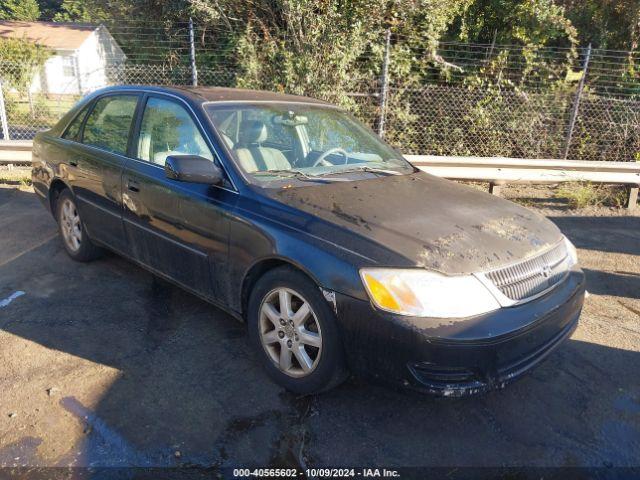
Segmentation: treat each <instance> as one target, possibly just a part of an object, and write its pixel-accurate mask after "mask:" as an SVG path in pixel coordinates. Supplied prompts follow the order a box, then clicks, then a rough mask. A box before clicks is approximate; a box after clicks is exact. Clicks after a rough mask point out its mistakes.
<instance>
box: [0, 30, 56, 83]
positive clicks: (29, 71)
mask: <svg viewBox="0 0 640 480" xmlns="http://www.w3.org/2000/svg"><path fill="white" fill-rule="evenodd" d="M50 55H51V51H50V50H49V49H47V48H45V47H43V46H41V45H38V44H36V43H33V42H30V41H28V40H26V39H22V38H7V39H0V77H2V79H3V81H4V82H6V83H8V86H10V87H13V88H15V89H17V90H19V91H22V92H26V91H27V90H28V88H29V85H30V83H31V81H32V80H33V76H34V75H35V73H36V72H38V71H39V70H40V69H41V68H42V66H43V65H44V62H46V61H47V58H49V56H50Z"/></svg>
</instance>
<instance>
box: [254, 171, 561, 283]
mask: <svg viewBox="0 0 640 480" xmlns="http://www.w3.org/2000/svg"><path fill="white" fill-rule="evenodd" d="M267 193H268V195H269V196H271V197H272V198H273V199H275V200H277V201H279V202H281V203H284V204H285V205H288V206H289V207H293V208H295V209H298V210H300V211H303V212H306V213H308V214H310V215H313V216H315V217H318V218H320V219H322V220H324V221H325V222H327V223H328V224H330V225H333V226H338V227H342V228H343V229H346V230H348V231H349V232H350V233H351V234H352V235H349V236H348V241H347V242H346V243H348V244H345V245H342V246H344V247H346V248H348V249H350V250H353V251H355V252H358V253H362V254H364V255H368V256H369V257H371V255H370V253H371V249H370V248H368V246H370V245H371V242H372V241H373V242H375V243H377V244H378V245H379V246H381V247H383V250H384V251H392V252H395V253H396V254H397V257H396V258H394V262H395V264H396V265H397V266H418V267H424V268H427V269H430V270H435V271H439V272H441V273H445V274H450V275H453V274H467V273H472V272H478V271H484V270H489V269H493V268H497V267H499V266H502V265H505V264H508V263H512V262H514V261H517V260H519V259H521V258H525V257H528V256H531V255H534V254H535V253H537V252H539V251H542V250H544V249H547V248H549V247H550V246H551V245H554V244H556V243H558V242H559V241H560V240H561V239H562V234H561V232H560V230H559V229H558V228H557V227H556V226H555V225H554V224H553V223H552V222H550V221H549V220H547V219H546V218H544V217H543V216H541V215H539V214H537V213H534V212H532V211H531V210H528V209H526V208H524V207H521V206H519V205H517V204H515V203H512V202H509V201H507V200H504V199H501V198H498V197H495V196H493V195H490V194H488V193H485V192H481V191H478V190H476V189H474V188H471V187H467V186H464V185H460V184H458V183H455V182H452V181H448V180H443V179H440V178H437V177H434V176H432V175H429V174H426V173H424V172H417V173H414V174H411V175H398V176H387V177H378V178H368V179H364V180H359V181H352V182H334V183H327V184H305V185H304V186H301V187H297V188H286V189H269V190H267ZM314 234H315V235H320V236H322V234H324V235H325V236H327V239H328V240H331V241H332V242H336V237H335V228H334V229H332V228H330V227H327V228H326V229H324V230H323V229H318V228H316V229H315V231H314ZM341 237H342V240H341V242H342V243H345V241H344V236H342V235H341ZM374 250H375V249H374ZM373 260H374V261H380V262H388V261H389V258H388V257H387V258H385V259H381V258H375V256H374V258H373Z"/></svg>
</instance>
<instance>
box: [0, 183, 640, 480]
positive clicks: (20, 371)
mask: <svg viewBox="0 0 640 480" xmlns="http://www.w3.org/2000/svg"><path fill="white" fill-rule="evenodd" d="M539 193H540V192H539V190H536V189H532V190H531V191H526V190H525V191H523V190H522V189H517V190H513V191H510V190H509V189H507V191H506V195H507V196H511V197H518V198H521V199H522V198H529V200H528V201H527V202H528V204H529V205H533V206H535V208H541V209H542V211H543V212H544V213H545V214H546V215H548V216H549V217H550V218H551V219H552V220H553V221H554V222H556V223H557V224H558V225H559V226H560V227H561V228H562V229H563V230H564V231H565V232H566V233H567V235H568V236H569V237H570V238H571V240H572V241H574V243H575V244H576V245H577V247H578V249H579V254H580V258H581V262H582V263H583V265H584V268H585V271H586V273H587V276H588V288H589V291H590V293H591V295H590V297H589V298H588V299H587V301H586V306H585V309H584V313H583V315H582V318H581V323H580V326H579V328H578V330H577V331H576V333H575V334H574V335H573V337H572V338H571V339H570V340H569V341H568V342H566V343H565V344H564V345H563V346H562V347H561V348H560V349H559V350H558V351H556V352H555V353H554V354H553V355H551V357H550V358H549V359H548V360H547V361H546V362H545V363H544V364H543V365H542V366H540V367H539V368H538V369H537V370H535V371H534V372H533V373H532V374H530V375H528V376H527V377H526V378H524V379H522V380H521V381H519V382H517V383H515V384H513V385H511V386H509V387H508V388H507V389H505V390H503V391H497V392H492V393H489V394H487V395H484V396H479V397H472V398H465V399H459V400H450V399H436V398H430V397H425V396H420V395H416V394H410V393H406V392H396V391H392V390H389V389H386V388H383V387H379V386H375V385H370V384H366V383H363V382H361V381H359V380H354V379H351V380H349V381H348V382H347V383H345V384H344V385H343V386H341V387H339V388H338V389H336V390H335V391H332V392H330V393H328V394H325V395H322V396H318V397H312V398H295V397H294V396H292V395H290V394H288V393H287V392H285V391H283V390H282V389H280V388H278V387H277V386H275V385H274V384H272V383H271V382H270V381H269V380H268V379H267V378H266V376H265V375H264V374H263V372H262V370H261V369H260V366H259V365H258V364H257V362H256V359H255V358H254V356H253V355H252V353H251V351H250V350H249V347H248V341H247V337H246V334H245V329H244V327H243V325H241V324H239V323H238V322H236V321H235V320H233V319H232V318H230V317H229V316H227V315H226V314H224V313H222V312H220V311H219V310H217V309H215V308H214V307H211V306H209V305H207V304H205V303H203V302H202V301H200V300H198V299H196V298H194V297H192V296H191V295H189V294H187V293H185V292H183V291H181V290H179V289H178V288H174V287H171V286H168V285H166V284H164V283H161V282H158V281H154V279H153V277H152V276H151V275H150V274H148V273H147V272H145V271H144V270H142V269H140V268H138V267H136V266H134V265H132V264H130V263H128V262H127V261H125V260H123V259H121V258H119V257H117V256H115V255H107V256H106V257H105V258H103V259H101V260H99V261H96V262H94V263H91V264H79V263H75V262H72V261H71V260H70V259H69V258H68V257H67V256H66V254H65V253H64V251H63V248H62V246H61V243H60V240H59V238H57V235H56V228H55V224H54V222H53V220H52V219H51V217H50V216H49V215H48V214H47V213H46V212H45V210H44V209H43V208H42V206H41V205H40V204H39V202H38V200H37V199H36V198H35V195H34V194H33V193H32V192H31V191H29V190H28V189H17V188H0V392H2V393H1V396H0V466H5V467H6V466H21V465H28V466H55V465H59V466H66V465H74V466H130V465H136V466H180V465H205V466H214V467H228V466H238V465H240V466H248V465H255V466H267V465H272V466H274V465H276V466H283V465H296V466H304V465H309V466H322V465H325V466H372V465H374V464H375V465H385V466H390V467H392V466H412V465H413V466H445V467H446V466H491V467H513V466H594V467H605V468H608V467H612V466H636V467H637V466H640V216H633V215H628V214H627V212H625V211H621V210H618V211H612V210H608V209H590V210H587V211H573V212H567V211H566V209H565V207H564V206H563V205H562V204H561V203H558V202H557V201H556V200H555V199H553V198H551V197H547V198H544V195H542V197H543V198H540V195H539ZM521 201H522V200H521ZM569 214H570V215H569ZM19 292H24V294H20V293H19ZM454 477H455V475H454Z"/></svg>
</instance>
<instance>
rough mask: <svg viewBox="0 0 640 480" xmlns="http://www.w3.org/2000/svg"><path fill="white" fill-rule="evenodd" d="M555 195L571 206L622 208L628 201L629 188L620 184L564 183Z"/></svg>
mask: <svg viewBox="0 0 640 480" xmlns="http://www.w3.org/2000/svg"><path fill="white" fill-rule="evenodd" d="M555 197H556V198H561V199H564V200H566V201H567V202H568V203H569V206H570V207H571V208H585V207H615V208H621V207H623V206H624V205H625V204H626V201H627V189H626V187H623V186H620V185H602V184H596V183H591V182H576V183H567V184H563V185H562V186H561V187H560V188H558V189H557V190H556V192H555Z"/></svg>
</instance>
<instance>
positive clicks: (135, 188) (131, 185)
mask: <svg viewBox="0 0 640 480" xmlns="http://www.w3.org/2000/svg"><path fill="white" fill-rule="evenodd" d="M127 188H128V189H129V190H131V191H132V192H139V191H140V184H139V183H138V182H137V181H136V180H134V179H133V178H130V179H128V180H127Z"/></svg>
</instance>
